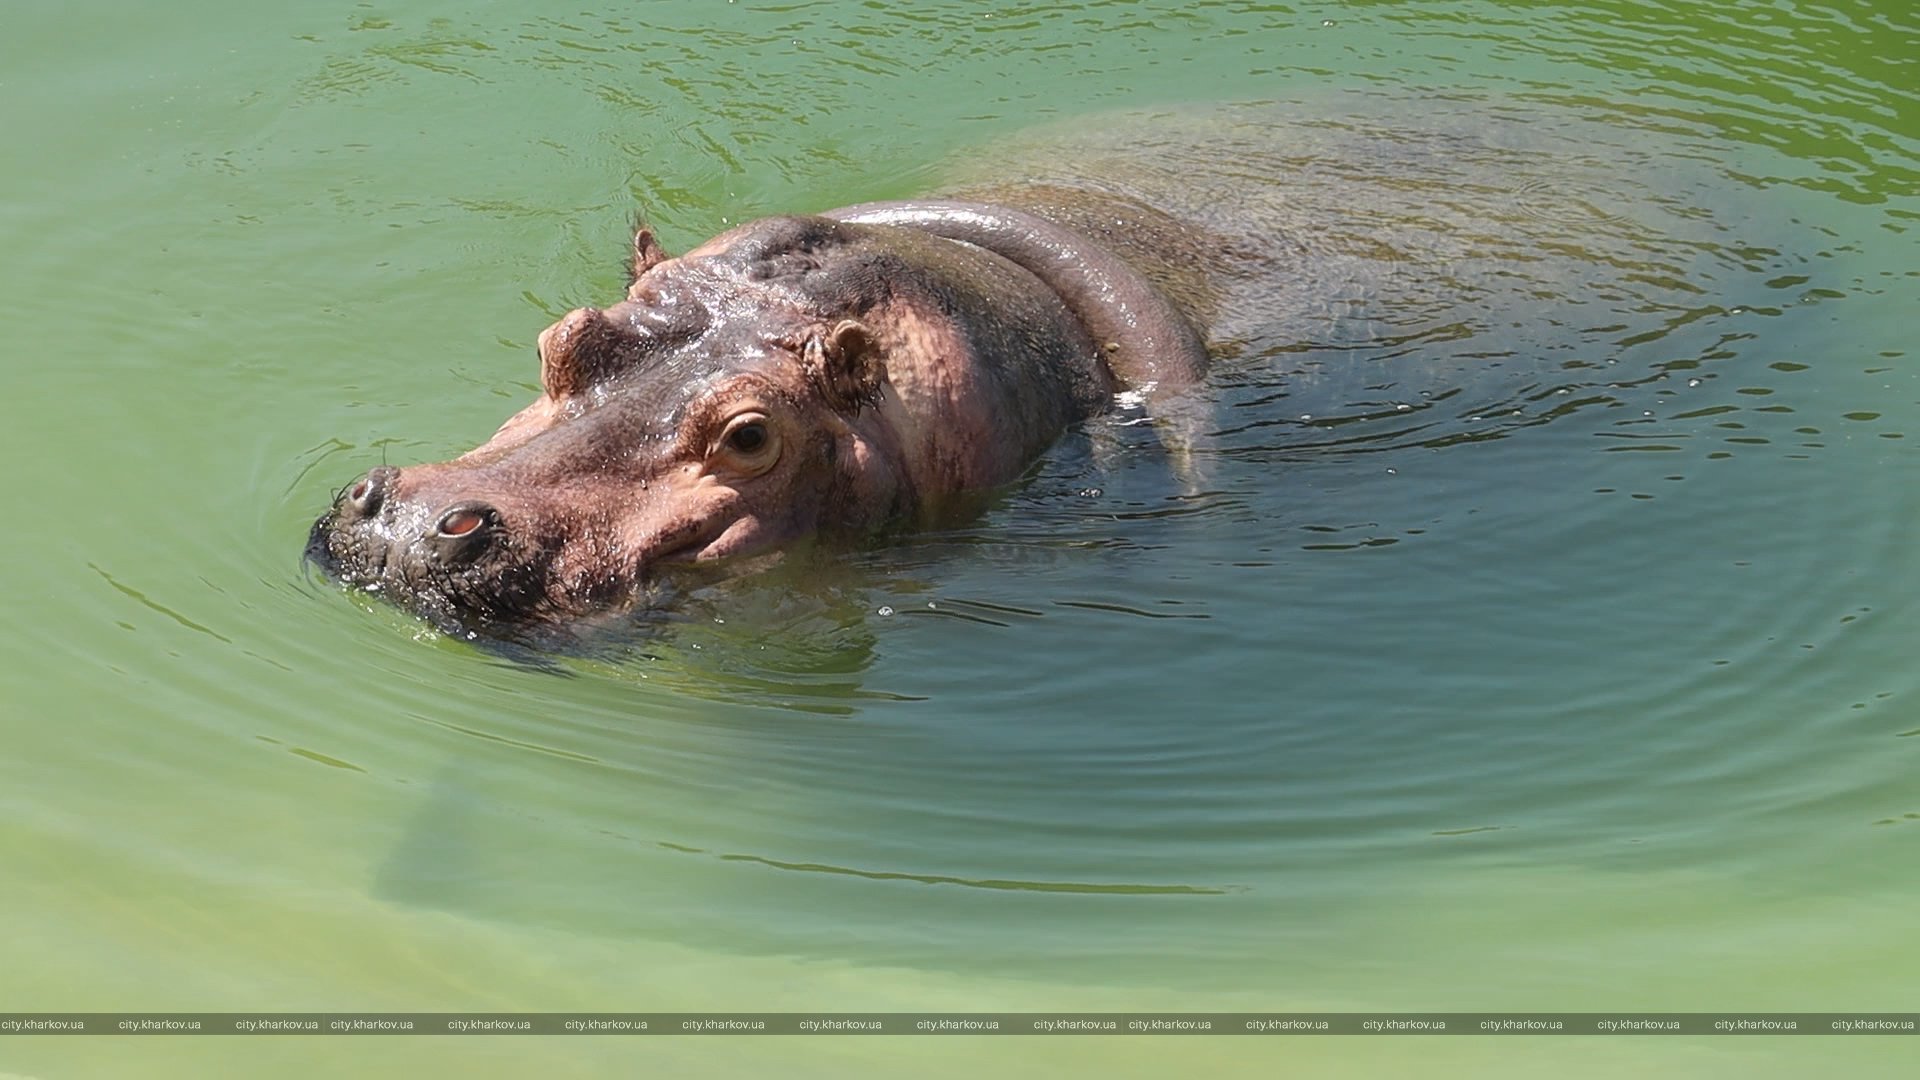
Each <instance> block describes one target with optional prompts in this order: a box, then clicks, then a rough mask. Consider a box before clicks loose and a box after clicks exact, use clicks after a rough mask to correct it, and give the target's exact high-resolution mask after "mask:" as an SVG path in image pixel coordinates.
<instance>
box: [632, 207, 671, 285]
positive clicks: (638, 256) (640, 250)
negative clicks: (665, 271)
mask: <svg viewBox="0 0 1920 1080" xmlns="http://www.w3.org/2000/svg"><path fill="white" fill-rule="evenodd" d="M670 258H672V256H670V255H668V254H667V249H666V248H663V247H661V246H660V242H659V241H657V240H655V239H654V238H653V230H652V229H649V228H648V227H647V226H646V224H645V223H635V225H634V227H633V263H632V265H631V266H629V267H628V269H627V287H628V288H632V287H633V283H634V282H636V281H639V280H640V275H641V274H644V273H646V272H647V271H649V270H651V269H653V268H654V267H656V266H659V265H660V264H661V263H663V262H666V261H667V260H668V259H670Z"/></svg>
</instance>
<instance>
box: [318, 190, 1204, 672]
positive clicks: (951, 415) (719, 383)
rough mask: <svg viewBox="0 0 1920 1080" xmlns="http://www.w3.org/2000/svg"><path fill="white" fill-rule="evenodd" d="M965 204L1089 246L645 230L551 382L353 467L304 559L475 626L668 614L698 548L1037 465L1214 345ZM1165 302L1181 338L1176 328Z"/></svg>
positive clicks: (795, 221)
mask: <svg viewBox="0 0 1920 1080" xmlns="http://www.w3.org/2000/svg"><path fill="white" fill-rule="evenodd" d="M902 206H905V207H908V209H907V210H904V211H902V210H890V211H889V210H887V208H888V207H902ZM945 206H951V207H959V208H961V209H963V210H964V211H966V213H965V214H961V215H959V217H960V219H962V224H961V226H959V227H958V228H959V229H960V230H961V231H962V232H963V233H964V232H965V231H966V230H968V229H973V230H975V231H976V232H977V231H978V228H979V221H980V220H987V221H989V222H990V223H992V224H994V225H996V226H998V227H1001V228H1003V229H1008V230H1010V231H1011V232H1013V233H1018V234H1019V235H1020V237H1021V238H1022V240H1023V241H1025V242H1028V243H1029V244H1031V243H1033V242H1035V235H1036V234H1035V230H1039V231H1040V232H1041V233H1045V235H1044V236H1042V237H1041V238H1040V239H1041V240H1042V241H1044V242H1045V243H1047V244H1048V245H1050V246H1049V247H1047V249H1046V250H1047V254H1048V256H1049V257H1050V258H1052V259H1054V261H1055V262H1059V261H1061V260H1066V261H1067V262H1069V263H1071V262H1072V261H1073V259H1074V253H1073V252H1072V251H1071V250H1070V248H1071V246H1072V245H1071V241H1072V239H1073V238H1072V237H1071V236H1066V235H1054V234H1053V233H1048V232H1046V230H1048V229H1051V228H1053V227H1051V226H1048V225H1047V224H1046V223H1044V222H1040V221H1039V220H1038V219H1032V218H1028V217H1026V216H1025V215H1021V214H1019V213H1018V212H1017V211H1001V210H997V209H996V208H990V207H976V206H973V205H971V204H959V203H955V204H934V203H923V204H881V210H882V211H886V212H876V211H875V210H874V209H872V208H854V209H853V210H852V211H845V212H836V214H840V215H844V216H848V217H859V216H862V215H864V216H866V217H868V218H871V219H873V220H874V221H883V222H886V223H860V222H858V221H840V220H835V219H834V217H833V216H822V217H787V218H768V219H764V220H762V221H757V222H753V223H750V224H748V225H745V226H742V227H740V228H738V229H735V230H733V231H731V232H728V233H725V234H723V235H721V236H719V237H716V238H715V239H713V240H711V241H709V242H708V243H706V244H704V245H702V246H700V247H699V248H696V249H695V250H693V251H690V252H688V253H687V254H685V255H683V256H681V257H679V258H670V257H668V256H667V255H666V253H665V252H664V251H662V250H661V249H660V248H659V246H658V245H657V244H656V243H655V242H654V240H653V237H652V234H651V233H650V232H648V231H647V230H645V229H642V230H640V231H639V233H638V234H637V235H636V237H635V241H634V254H633V273H634V280H633V283H632V286H631V287H630V288H629V290H628V293H627V296H626V297H625V298H624V299H623V300H621V301H620V302H619V303H616V304H614V305H612V306H610V307H608V308H606V309H604V310H595V309H592V308H581V309H578V310H575V311H572V312H569V313H568V314H567V315H566V316H565V317H564V318H562V319H561V320H560V321H559V322H557V323H555V324H554V325H553V326H551V327H549V328H548V329H547V330H546V331H544V332H543V333H542V334H541V335H540V338H539V353H540V375H541V384H542V386H543V388H544V393H543V394H542V395H541V397H540V398H539V399H537V400H536V401H535V402H534V403H533V404H531V405H529V406H527V407H526V408H525V409H523V410H521V411H520V412H519V413H517V414H516V415H514V416H513V417H512V418H510V419H509V420H507V422H506V423H505V424H503V425H502V426H501V427H500V429H499V431H498V432H496V433H495V434H494V436H493V437H492V438H491V439H490V440H488V441H487V442H486V443H484V444H482V445H481V446H479V447H476V448H475V449H473V450H471V451H469V452H467V453H465V454H463V455H461V456H460V457H458V458H455V459H454V460H452V461H447V462H442V463H437V464H425V465H414V466H409V467H406V468H398V469H396V468H392V467H387V466H382V467H380V468H377V469H375V470H373V471H372V472H370V473H368V474H367V475H366V476H365V477H363V478H361V479H360V480H358V481H357V482H355V483H354V484H351V485H349V486H348V488H347V489H346V490H344V491H343V492H342V493H341V494H340V496H339V497H338V498H337V499H336V501H335V503H334V506H333V508H332V509H331V510H330V511H329V512H328V513H327V514H326V515H324V516H323V517H322V518H321V519H320V520H319V521H317V522H315V524H314V527H313V530H312V534H311V536H310V539H309V544H308V549H307V551H308V556H309V557H310V558H312V559H313V560H314V561H315V562H316V563H318V564H319V565H320V566H321V567H322V568H323V569H325V570H326V571H327V572H328V573H329V574H331V575H332V576H334V577H336V578H338V579H340V580H342V581H344V582H346V583H349V584H351V585H356V586H359V587H363V588H366V589H369V590H374V591H379V592H382V593H384V594H386V595H388V596H390V597H391V598H393V599H394V600H396V601H397V602H399V603H401V604H403V605H405V606H408V607H410V608H412V609H414V610H415V611H417V612H419V613H420V614H422V615H423V616H425V617H427V618H429V619H430V620H432V621H434V622H435V623H437V624H440V625H441V626H443V627H445V628H448V629H453V630H458V631H477V632H482V633H495V634H503V633H504V634H510V633H513V632H514V631H515V630H516V628H520V627H525V626H528V625H530V624H531V625H548V626H550V625H555V624H562V623H565V622H567V621H568V620H572V619H577V618H579V617H582V616H586V615H589V614H593V613H599V612H609V611H611V612H619V611H626V610H631V609H647V608H651V607H653V606H654V605H656V604H659V603H661V602H663V601H664V600H665V599H666V595H667V593H668V591H669V586H670V584H671V582H672V580H673V578H674V576H675V568H682V569H684V568H685V564H694V565H695V566H702V565H708V566H734V565H740V564H741V563H742V562H743V561H748V560H749V557H752V556H762V555H767V554H770V553H774V552H778V551H780V550H782V549H783V548H785V547H786V546H788V545H790V544H791V543H793V542H795V541H797V540H800V539H802V538H806V537H813V536H828V537H835V536H838V537H857V536H866V535H871V534H873V533H875V532H877V531H879V530H880V529H882V528H884V527H886V526H887V525H889V524H890V523H895V522H906V523H912V522H915V521H923V520H926V519H928V518H931V517H935V516H937V515H938V514H939V512H940V510H941V508H942V506H943V503H945V502H946V501H947V499H948V497H950V496H953V495H955V494H958V493H962V492H972V491H978V490H981V489H985V488H990V487H993V486H995V485H999V484H1003V483H1005V482H1007V481H1009V480H1011V479H1013V478H1015V477H1017V476H1018V475H1019V474H1020V473H1021V472H1022V471H1023V470H1024V469H1025V468H1026V467H1027V466H1028V465H1029V464H1030V463H1031V462H1032V461H1033V460H1034V458H1036V457H1037V456H1038V455H1039V454H1040V453H1041V452H1042V451H1044V450H1045V449H1046V447H1047V446H1048V445H1050V444H1051V443H1052V442H1053V441H1054V439H1056V438H1057V437H1058V436H1059V434H1060V432H1061V431H1063V430H1064V429H1065V428H1066V427H1067V426H1068V425H1069V424H1072V423H1074V422H1075V421H1077V420H1080V419H1082V418H1084V417H1086V416H1089V415H1092V414H1094V413H1097V412H1099V411H1101V410H1103V409H1105V408H1106V407H1107V405H1108V403H1109V402H1110V400H1111V397H1112V394H1113V392H1114V391H1115V390H1116V389H1118V388H1119V386H1120V385H1121V383H1120V382H1119V381H1118V380H1116V378H1115V376H1114V373H1113V372H1114V367H1115V366H1119V367H1121V368H1122V369H1123V370H1128V369H1129V368H1128V362H1130V361H1131V362H1132V369H1133V370H1142V371H1145V372H1147V373H1148V374H1150V375H1151V376H1152V377H1153V379H1154V381H1160V380H1164V379H1168V378H1170V377H1171V378H1175V379H1178V378H1183V377H1189V378H1190V377H1192V376H1195V375H1197V374H1198V371H1199V369H1200V367H1201V366H1202V365H1203V364H1204V360H1205V354H1204V351H1203V350H1201V351H1199V352H1198V353H1197V355H1196V354H1195V350H1198V349H1199V346H1198V340H1199V339H1198V335H1197V334H1196V333H1194V332H1193V331H1192V329H1191V328H1190V326H1188V324H1187V323H1186V322H1185V321H1184V320H1183V319H1181V318H1180V317H1179V316H1178V314H1177V313H1172V309H1171V307H1169V306H1167V305H1166V303H1165V301H1164V300H1163V299H1161V300H1158V303H1159V304H1160V305H1161V307H1160V308H1158V309H1156V308H1154V307H1153V304H1154V302H1155V300H1156V298H1157V297H1158V294H1157V293H1154V292H1152V290H1151V287H1150V286H1147V285H1146V284H1145V283H1144V281H1143V280H1141V279H1139V278H1138V277H1137V275H1132V274H1131V272H1130V271H1128V270H1127V269H1126V268H1125V266H1124V265H1122V264H1120V263H1119V262H1118V260H1117V259H1114V258H1112V257H1111V256H1110V255H1107V254H1106V253H1105V252H1103V251H1101V250H1100V249H1098V248H1097V247H1092V246H1091V245H1089V250H1088V251H1087V253H1086V254H1085V257H1084V258H1083V259H1082V260H1081V262H1080V264H1076V266H1075V268H1076V269H1077V266H1078V265H1086V266H1089V267H1092V271H1091V272H1092V273H1093V277H1092V279H1091V280H1093V281H1094V282H1095V284H1096V285H1098V286H1099V287H1100V288H1101V289H1103V290H1104V292H1100V293H1097V294H1096V293H1094V292H1090V291H1089V289H1088V288H1086V287H1084V285H1083V284H1082V283H1081V279H1079V278H1074V279H1070V280H1065V279H1063V278H1062V277H1061V275H1060V273H1059V271H1058V267H1054V266H1049V265H1038V266H1030V265H1022V262H1023V261H1024V262H1025V263H1028V264H1032V263H1033V262H1034V260H1033V259H1032V258H1031V257H1030V253H1029V252H1024V251H1022V250H1020V249H1018V248H1017V246H1009V245H1008V244H1007V243H1004V242H999V241H997V240H995V238H992V237H987V238H986V240H985V242H988V243H992V244H994V246H995V247H997V248H1001V249H1005V250H1007V252H1008V254H1010V255H1011V256H1012V258H1009V257H1006V256H1004V255H1002V254H998V253H996V251H995V250H989V249H988V248H987V247H983V246H980V244H978V243H971V242H967V240H966V239H962V238H953V237H950V236H948V235H942V234H939V233H938V230H937V229H930V228H928V227H926V226H927V225H929V224H935V225H937V224H938V219H943V217H944V215H943V214H942V213H941V212H940V211H939V210H938V209H937V208H939V207H945ZM929 207H933V208H935V209H931V210H930V209H928V208H929ZM983 214H984V215H985V216H984V218H983V216H982V215H983ZM889 215H890V216H889ZM967 215H971V216H970V217H969V216H967ZM894 221H898V222H899V223H893V222H894ZM1009 222H1011V224H1009ZM969 223H970V224H969ZM1026 226H1031V228H1026ZM949 231H951V230H949ZM970 238H971V239H981V238H980V237H978V236H974V237H970ZM1103 275H1105V276H1103ZM1114 275H1118V277H1117V278H1114ZM1114 280H1117V281H1118V285H1117V286H1116V285H1115V284H1114ZM1116 288H1117V289H1118V295H1119V296H1120V298H1121V299H1120V301H1119V302H1116V301H1115V300H1114V299H1113V297H1114V296H1115V295H1116V293H1115V290H1116ZM1128 290H1131V291H1128ZM1129 305H1131V306H1129ZM1116 308H1117V309H1119V310H1120V314H1119V315H1115V314H1114V311H1115V309H1116ZM1089 309H1092V310H1093V315H1092V316H1091V317H1089V316H1088V311H1089ZM1139 311H1146V312H1147V313H1148V316H1147V318H1146V319H1145V320H1144V321H1143V320H1142V318H1141V317H1140V316H1139V315H1138V314H1137V312H1139ZM1169 314H1171V315H1172V318H1174V319H1175V320H1176V321H1177V323H1178V325H1177V327H1175V328H1174V329H1173V331H1172V334H1173V336H1175V337H1178V336H1179V335H1180V334H1185V335H1186V337H1185V338H1181V339H1180V341H1179V342H1178V344H1179V346H1180V347H1181V348H1184V349H1185V350H1186V351H1185V352H1175V353H1171V354H1170V353H1168V351H1167V350H1166V349H1165V348H1163V347H1162V346H1161V345H1160V344H1159V341H1160V339H1164V338H1167V337H1168V336H1169V329H1168V328H1169V326H1170V325H1171V324H1169V323H1168V322H1167V318H1168V316H1169ZM1103 320H1104V321H1103ZM1156 320H1157V321H1156ZM1155 334H1158V335H1159V337H1158V338H1156V337H1155V336H1154V335H1155ZM1143 343H1144V345H1145V346H1151V347H1152V350H1151V352H1149V351H1148V350H1146V349H1144V348H1136V346H1141V345H1142V344H1143ZM1130 349H1131V350H1133V351H1131V352H1129V351H1128V350H1130ZM1136 355H1137V357H1138V358H1137V359H1136ZM1168 356H1172V360H1171V361H1168V360H1167V357H1168ZM1110 361H1113V363H1112V365H1110ZM1182 365H1184V367H1183V366H1182ZM1163 368H1164V369H1166V370H1165V371H1163ZM1168 371H1171V372H1172V373H1173V374H1172V376H1169V375H1168V374H1167V372H1168Z"/></svg>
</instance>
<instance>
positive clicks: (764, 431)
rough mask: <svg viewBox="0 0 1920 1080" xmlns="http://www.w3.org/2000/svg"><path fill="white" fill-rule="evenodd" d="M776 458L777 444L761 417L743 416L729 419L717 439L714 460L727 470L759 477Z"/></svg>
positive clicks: (770, 427)
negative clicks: (724, 429) (725, 427)
mask: <svg viewBox="0 0 1920 1080" xmlns="http://www.w3.org/2000/svg"><path fill="white" fill-rule="evenodd" d="M779 456H780V440H779V438H778V437H777V436H776V435H775V434H774V430H773V425H771V424H769V423H768V422H767V416H766V414H765V413H760V412H747V413H741V414H740V415H738V416H736V417H734V418H733V420H732V421H730V422H729V423H728V424H727V430H726V432H725V433H724V434H722V435H721V436H720V442H719V445H718V446H717V447H715V454H714V457H715V458H716V459H717V460H718V463H719V464H721V465H723V466H725V467H726V468H727V469H729V470H731V471H734V472H738V473H745V474H748V475H759V474H760V473H763V472H765V471H767V470H768V469H771V468H772V467H773V463H774V462H775V461H776V460H778V458H779Z"/></svg>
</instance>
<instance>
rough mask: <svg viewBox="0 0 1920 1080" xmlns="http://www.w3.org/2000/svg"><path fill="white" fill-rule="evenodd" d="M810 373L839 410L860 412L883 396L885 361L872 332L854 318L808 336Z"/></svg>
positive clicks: (822, 391) (885, 371)
mask: <svg viewBox="0 0 1920 1080" xmlns="http://www.w3.org/2000/svg"><path fill="white" fill-rule="evenodd" d="M804 356H805V359H806V365H807V376H808V378H810V379H812V380H813V383H814V385H815V386H816V387H818V388H819V390H820V394H821V396H822V397H824V398H826V399H827V403H828V404H829V405H831V406H833V408H834V409H835V410H836V411H839V412H842V413H857V412H859V411H860V410H861V408H862V407H864V406H867V405H872V404H875V403H876V402H878V401H879V400H880V386H881V384H882V383H884V382H886V381H887V366H886V362H885V360H884V359H882V357H881V356H880V346H879V344H878V343H877V342H875V341H874V340H873V332H872V331H870V330H868V329H867V328H866V327H865V326H863V325H861V324H860V323H858V322H855V321H854V320H852V319H846V320H843V321H841V322H840V323H839V324H838V325H836V326H834V328H833V329H831V330H828V331H827V332H826V333H824V334H819V333H817V334H814V335H813V336H812V337H810V338H808V339H807V345H806V350H805V353H804Z"/></svg>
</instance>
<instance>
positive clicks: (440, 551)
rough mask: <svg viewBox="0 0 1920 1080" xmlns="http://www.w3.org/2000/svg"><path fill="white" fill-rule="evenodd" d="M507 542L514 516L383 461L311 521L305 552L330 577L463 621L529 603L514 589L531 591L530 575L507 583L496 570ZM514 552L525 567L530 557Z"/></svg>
mask: <svg viewBox="0 0 1920 1080" xmlns="http://www.w3.org/2000/svg"><path fill="white" fill-rule="evenodd" d="M508 544H509V522H508V520H507V515H506V514H505V513H504V512H502V510H501V509H500V508H499V507H498V506H495V505H494V504H493V503H491V502H488V501H484V500H479V499H473V498H451V499H450V498H449V497H448V495H447V494H446V493H438V494H433V493H427V492H422V491H420V490H418V489H417V483H411V482H408V481H406V480H405V478H404V476H403V474H402V472H401V470H399V469H396V468H394V467H392V466H388V465H381V466H379V467H377V468H374V469H371V470H369V471H368V472H367V474H366V475H365V476H362V477H361V478H360V479H358V480H356V481H354V482H353V483H352V484H350V485H348V486H347V487H346V489H345V490H343V491H341V492H340V494H339V496H338V497H337V498H336V499H335V500H334V503H333V507H332V509H331V510H330V511H329V512H328V513H327V514H325V515H323V516H322V517H321V518H320V519H319V520H318V521H315V522H314V523H313V528H312V530H311V532H310V533H309V534H308V539H307V550H306V557H307V559H308V560H309V561H311V562H312V563H314V565H316V566H318V567H319V568H320V569H321V571H322V572H324V573H326V574H327V575H328V576H329V577H332V578H335V579H337V580H340V581H343V582H345V583H348V584H351V585H355V586H358V587H360V588H365V589H369V590H374V591H380V592H384V593H386V594H388V595H391V596H394V597H396V598H398V599H403V600H410V601H412V602H413V603H415V604H416V605H418V606H420V607H422V608H423V609H426V610H428V611H430V612H434V613H437V614H439V615H442V616H446V617H447V618H446V619H443V621H464V619H465V616H466V615H482V616H487V617H498V616H500V615H502V614H504V611H503V609H506V608H512V607H516V606H519V605H522V604H524V603H526V602H527V600H528V597H527V596H525V595H514V594H515V593H525V592H526V591H527V584H528V583H527V582H525V581H524V579H523V580H521V581H519V582H516V583H503V582H500V581H498V580H497V579H498V575H495V574H492V573H490V563H492V562H494V561H498V560H501V559H503V558H506V556H507V552H506V551H505V550H504V549H505V548H506V547H507V546H508ZM514 554H515V555H516V557H517V561H518V562H520V563H521V564H523V565H524V564H526V563H527V562H528V561H529V560H528V559H527V558H526V557H525V556H526V553H514ZM489 580H492V581H493V582H494V585H493V586H492V587H489V585H488V581H489ZM516 584H517V585H518V588H515V587H514V585H516Z"/></svg>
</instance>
